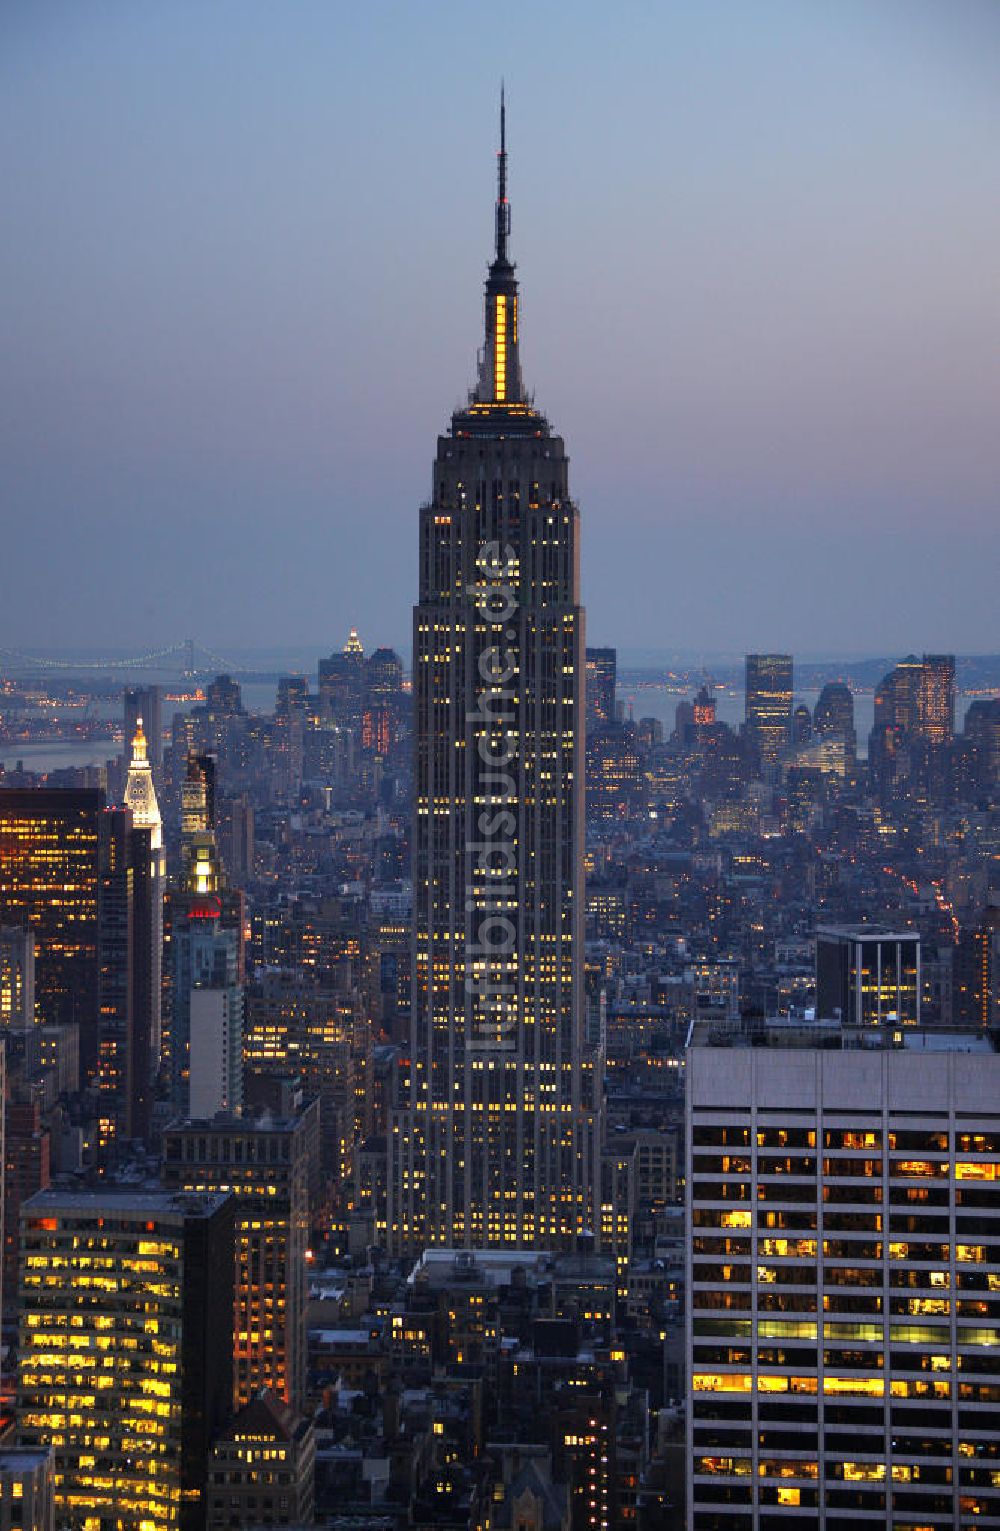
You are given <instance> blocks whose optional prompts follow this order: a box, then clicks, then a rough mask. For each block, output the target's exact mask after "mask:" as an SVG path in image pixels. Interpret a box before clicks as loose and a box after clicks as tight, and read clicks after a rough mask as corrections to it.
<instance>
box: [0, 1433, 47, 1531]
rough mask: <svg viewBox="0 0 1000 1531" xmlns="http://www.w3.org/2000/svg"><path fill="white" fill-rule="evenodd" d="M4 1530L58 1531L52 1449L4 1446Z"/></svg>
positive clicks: (0, 1459) (0, 1457)
mask: <svg viewBox="0 0 1000 1531" xmlns="http://www.w3.org/2000/svg"><path fill="white" fill-rule="evenodd" d="M0 1531H56V1500H55V1464H54V1459H53V1456H52V1452H51V1451H48V1450H45V1451H33V1450H32V1449H31V1448H30V1447H27V1446H4V1447H0Z"/></svg>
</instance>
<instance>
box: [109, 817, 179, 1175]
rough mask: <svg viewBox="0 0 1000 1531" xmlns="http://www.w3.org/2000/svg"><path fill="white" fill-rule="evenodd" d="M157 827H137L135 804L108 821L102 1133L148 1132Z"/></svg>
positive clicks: (156, 961) (155, 988) (154, 1027)
mask: <svg viewBox="0 0 1000 1531" xmlns="http://www.w3.org/2000/svg"><path fill="white" fill-rule="evenodd" d="M152 841H153V830H152V829H151V828H143V829H136V828H135V827H134V826H133V822H132V814H131V811H130V810H129V809H127V808H125V809H111V810H109V811H108V812H106V813H104V814H103V816H102V821H101V848H100V884H99V918H98V957H99V967H100V972H99V980H98V993H99V1000H100V1005H99V1016H98V1026H97V1039H98V1056H97V1070H96V1074H95V1076H94V1080H93V1083H94V1084H95V1085H96V1088H97V1092H98V1140H99V1142H100V1143H101V1144H102V1145H107V1144H108V1143H110V1141H111V1140H112V1139H113V1138H136V1139H144V1138H147V1137H148V1135H149V1126H150V1110H151V1097H152V1084H153V1077H154V1074H155V1072H156V1068H155V1059H154V1054H153V1037H154V1033H158V1031H159V1024H158V1020H157V1016H158V1011H159V998H160V995H159V983H158V980H159V972H160V943H159V939H158V936H159V930H160V923H159V920H158V917H157V916H158V902H159V900H160V898H161V897H162V892H161V889H162V883H161V882H159V881H158V880H156V879H155V867H156V856H157V853H156V852H154V850H153V846H152Z"/></svg>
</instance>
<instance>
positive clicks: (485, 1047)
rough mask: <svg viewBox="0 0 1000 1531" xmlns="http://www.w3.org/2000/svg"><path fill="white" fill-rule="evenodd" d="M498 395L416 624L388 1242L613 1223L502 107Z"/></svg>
mask: <svg viewBox="0 0 1000 1531" xmlns="http://www.w3.org/2000/svg"><path fill="white" fill-rule="evenodd" d="M498 181H499V185H498V195H497V204H496V250H495V256H494V259H493V262H492V264H491V266H490V268H489V276H488V279H487V282H486V300H485V337H484V344H483V349H482V353H481V355H480V359H479V369H478V381H477V384H476V387H475V388H474V389H473V391H472V392H471V394H470V396H469V400H468V404H467V406H466V407H465V408H464V409H461V410H458V411H457V412H456V413H455V414H454V415H453V416H452V421H451V429H450V430H449V432H448V433H447V435H444V436H441V437H439V439H438V445H437V457H436V460H435V463H434V474H433V492H432V496H431V500H430V502H429V503H428V504H426V505H424V506H423V507H422V509H421V511H420V599H419V604H418V605H417V606H416V607H415V608H414V621H413V692H414V718H415V732H416V784H415V792H416V804H415V816H414V835H413V883H414V942H415V950H414V964H413V984H414V987H413V1004H412V1030H411V1041H410V1050H409V1056H408V1058H407V1059H406V1060H404V1063H403V1066H402V1069H401V1076H400V1082H399V1090H398V1094H397V1107H396V1109H395V1110H394V1112H393V1115H392V1121H391V1132H390V1174H389V1206H388V1237H389V1245H390V1248H391V1249H393V1250H397V1251H403V1250H412V1249H415V1248H419V1247H423V1246H430V1245H448V1246H456V1247H464V1248H468V1249H484V1248H489V1247H493V1246H507V1247H510V1246H517V1247H520V1248H527V1249H531V1248H570V1247H573V1246H574V1244H575V1241H576V1239H577V1237H578V1235H580V1234H581V1233H584V1232H586V1231H589V1230H592V1229H594V1226H595V1201H596V1190H595V1177H596V1176H597V1174H598V1172H599V1150H600V1145H599V1105H598V1102H599V1081H598V1071H597V1070H596V1068H595V1064H594V1059H593V1058H592V1057H590V1056H589V1055H586V1054H585V1047H584V1035H583V792H584V774H583V772H584V750H583V717H584V696H583V683H584V635H583V610H582V608H581V606H580V603H579V546H578V543H579V537H578V526H579V513H578V511H577V508H576V506H575V505H574V504H573V502H572V500H571V499H570V494H569V482H568V459H567V456H566V451H565V447H564V445H563V442H562V439H561V438H560V437H559V436H556V435H554V434H553V433H552V430H551V428H550V426H549V423H548V421H547V420H546V419H545V417H544V416H543V415H542V414H540V413H539V411H538V410H537V409H536V408H535V407H534V403H533V400H532V398H531V397H530V395H528V394H527V393H526V392H525V388H524V384H523V382H522V378H521V363H520V339H521V336H520V317H519V312H518V285H517V280H516V277H515V272H514V266H513V264H512V262H511V260H510V257H509V254H508V240H509V235H510V208H509V204H508V201H507V155H506V144H505V132H504V108H503V100H502V98H501V108H500V153H499V157H498Z"/></svg>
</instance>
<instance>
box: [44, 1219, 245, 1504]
mask: <svg viewBox="0 0 1000 1531" xmlns="http://www.w3.org/2000/svg"><path fill="white" fill-rule="evenodd" d="M233 1269H234V1266H233V1201H232V1198H231V1197H228V1196H223V1195H215V1196H210V1195H202V1196H184V1195H180V1196H175V1195H170V1194H167V1193H165V1192H161V1191H155V1192H154V1191H135V1192H131V1191H129V1192H125V1191H108V1190H102V1191H101V1192H100V1194H95V1193H93V1192H89V1191H83V1192H80V1191H54V1190H49V1191H42V1192H40V1193H39V1194H38V1195H37V1196H34V1197H32V1199H31V1201H30V1202H27V1203H26V1204H25V1206H24V1209H23V1214H22V1236H21V1329H20V1340H19V1344H18V1361H19V1376H18V1408H19V1429H20V1435H21V1439H22V1441H23V1443H24V1444H25V1445H27V1446H38V1447H45V1446H50V1445H51V1446H52V1448H53V1451H54V1453H55V1495H56V1510H57V1514H58V1516H59V1524H60V1525H72V1526H79V1527H81V1528H82V1527H87V1528H88V1531H89V1528H91V1527H93V1528H95V1531H96V1528H103V1527H112V1526H116V1527H118V1526H120V1527H123V1528H124V1527H130V1528H132V1527H134V1528H136V1531H138V1528H140V1527H142V1528H144V1531H203V1528H204V1525H205V1500H204V1492H205V1487H206V1477H207V1471H208V1452H209V1447H210V1444H211V1440H212V1436H213V1435H214V1433H215V1431H216V1430H217V1429H218V1428H219V1427H220V1426H221V1425H222V1424H223V1422H224V1420H225V1418H226V1416H227V1414H228V1413H229V1410H230V1408H231V1405H232V1367H233V1344H232V1312H233Z"/></svg>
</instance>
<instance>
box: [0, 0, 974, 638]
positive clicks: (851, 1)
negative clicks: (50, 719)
mask: <svg viewBox="0 0 1000 1531" xmlns="http://www.w3.org/2000/svg"><path fill="white" fill-rule="evenodd" d="M503 15H504V26H503V28H499V27H498V23H497V15H496V12H495V11H494V10H492V9H491V8H488V7H487V8H479V7H469V6H462V5H458V4H455V3H448V4H446V3H440V4H436V3H431V4H428V5H425V6H420V7H417V6H413V5H405V4H402V3H396V4H393V3H387V4H385V5H382V6H378V7H346V6H345V7H340V6H331V5H328V4H321V3H312V4H310V3H304V0H303V3H293V4H290V5H286V6H282V7H274V6H268V5H265V4H263V3H259V0H239V3H237V0H216V3H214V4H213V5H212V6H210V7H209V6H205V5H203V4H199V3H195V0H172V3H171V4H169V5H162V6H148V7H136V6H130V5H128V4H126V3H124V0H107V3H102V0H92V3H91V4H88V5H87V6H78V5H72V4H70V3H68V0H64V3H55V0H53V3H51V4H48V5H46V6H44V7H40V6H38V5H37V4H32V3H30V0H7V4H6V5H5V6H4V7H3V9H2V12H0V86H2V88H0V173H2V175H3V179H4V184H5V188H6V192H7V197H6V200H7V207H6V218H5V224H6V227H5V236H4V239H3V241H2V242H0V338H2V344H3V352H4V358H5V364H4V368H3V370H2V373H0V533H2V541H0V546H2V549H3V560H2V566H3V570H4V581H3V602H2V607H0V648H3V647H22V648H25V649H27V650H28V651H29V652H30V651H32V649H40V648H42V647H52V646H55V647H57V648H58V647H62V646H65V647H66V648H67V649H69V648H74V649H76V648H82V647H96V648H103V649H106V650H107V651H109V652H129V651H134V650H138V649H143V648H146V647H155V646H157V645H159V644H163V643H168V642H171V641H173V640H175V639H177V638H182V637H185V636H187V635H188V634H190V635H191V636H194V637H195V638H197V639H198V640H199V641H200V642H202V643H205V644H207V645H209V646H211V647H216V648H218V649H219V650H220V651H222V652H226V649H227V645H228V646H229V647H230V648H238V649H245V648H250V647H254V648H279V647H286V646H287V647H294V648H297V649H304V648H309V649H312V648H313V647H315V648H316V651H317V652H329V650H330V649H332V648H334V647H339V646H340V645H341V644H342V643H343V641H344V637H345V636H346V631H347V629H348V628H349V627H350V626H352V625H355V626H358V627H359V628H361V629H362V633H363V636H364V637H365V638H366V641H368V642H370V643H391V644H394V645H395V646H396V647H398V648H400V649H405V650H407V651H408V650H409V647H410V620H411V619H410V613H411V607H412V604H413V601H414V599H415V593H416V548H417V510H418V506H419V504H420V503H421V501H422V500H423V499H425V498H426V497H427V495H428V493H429V489H430V475H431V462H432V458H433V454H434V447H435V439H436V436H437V435H438V434H439V433H441V432H443V431H444V430H445V428H446V426H447V423H448V419H449V416H450V413H451V410H452V409H453V408H454V407H455V405H456V404H457V403H458V402H460V401H461V400H462V399H463V398H464V396H465V393H466V391H467V389H468V387H469V386H470V385H471V383H472V381H473V376H474V366H475V351H476V346H477V344H478V343H479V335H480V330H481V303H482V282H483V279H484V276H485V270H486V265H487V262H488V259H489V256H490V252H491V234H492V201H493V194H494V189H493V169H494V158H493V155H494V150H495V147H496V143H495V140H496V109H497V94H498V89H499V80H500V76H501V75H503V76H504V77H505V79H506V88H507V101H508V148H509V151H510V194H511V202H512V210H513V219H512V222H513V227H512V239H511V247H512V253H513V255H514V258H515V259H516V261H517V263H518V276H519V279H520V282H521V291H522V302H523V312H522V326H523V348H522V358H523V365H524V369H525V377H526V381H527V382H528V384H529V386H530V387H533V388H534V390H535V395H536V401H537V403H538V405H539V406H540V407H541V408H542V409H543V410H544V411H545V413H546V414H547V415H548V417H549V419H550V420H551V421H552V424H553V427H554V429H555V430H557V431H558V432H559V433H560V434H561V435H562V436H563V437H564V438H565V440H566V444H567V449H568V451H569V454H570V458H571V469H570V482H571V486H572V490H573V494H574V497H575V498H576V499H577V501H578V503H579V504H580V507H581V514H582V568H583V595H584V600H585V603H586V606H587V613H588V629H587V639H588V642H590V643H591V644H615V645H617V646H618V647H619V648H620V649H621V650H622V651H623V652H624V653H629V652H632V653H635V652H636V651H640V650H646V651H650V650H656V651H659V652H664V653H666V652H670V651H684V652H686V653H688V654H698V653H702V654H705V655H706V656H709V655H711V654H717V655H721V654H725V653H730V654H741V653H743V652H746V651H747V650H754V649H760V650H788V651H791V652H793V653H796V654H801V655H802V656H803V657H804V656H805V655H807V654H834V653H838V652H843V653H844V654H845V655H846V654H848V653H849V654H851V655H860V654H868V655H880V654H886V655H893V654H904V653H907V652H910V651H914V650H916V651H920V652H923V651H934V650H941V651H948V652H958V653H966V654H982V653H992V652H995V651H996V650H997V648H998V647H1000V635H998V626H997V622H996V618H995V606H996V595H995V586H996V576H997V569H998V563H1000V560H998V538H997V524H998V491H1000V449H998V446H997V439H996V438H997V407H998V401H1000V268H998V264H997V258H996V252H997V250H998V248H1000V202H998V199H997V197H996V186H995V180H996V145H997V143H998V142H1000V6H997V5H996V4H995V3H994V0H951V3H949V4H940V3H936V0H839V3H838V4H837V5H836V6H832V5H830V6H803V5H801V4H799V3H795V0H757V3H754V4H744V5H742V6H735V5H732V4H726V3H724V0H704V3H703V4H702V5H699V6H698V7H692V6H688V5H684V4H680V3H669V4H664V5H661V6H658V7H655V8H654V7H650V8H647V7H642V6H639V5H632V4H625V5H623V6H620V7H617V8H615V9H614V10H613V11H612V10H609V9H606V8H604V7H601V6H598V5H596V4H589V3H584V4H578V5H574V6H573V7H572V8H570V6H569V5H556V6H550V7H545V8H542V7H537V6H529V5H526V4H521V3H514V0H511V3H509V4H508V5H507V6H505V7H504V13H503ZM324 634H325V635H326V636H325V637H324V636H323V635H324Z"/></svg>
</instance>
